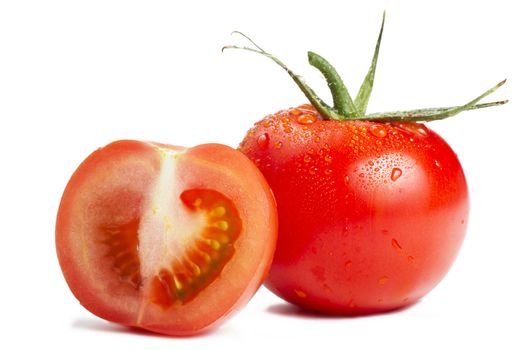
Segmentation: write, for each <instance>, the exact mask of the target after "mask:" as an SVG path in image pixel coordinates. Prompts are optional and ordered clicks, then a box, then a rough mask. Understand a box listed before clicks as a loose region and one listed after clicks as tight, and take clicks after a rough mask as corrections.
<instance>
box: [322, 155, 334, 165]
mask: <svg viewBox="0 0 525 350" xmlns="http://www.w3.org/2000/svg"><path fill="white" fill-rule="evenodd" d="M324 161H325V162H327V163H331V162H332V156H331V155H329V154H327V155H326V156H325V157H324Z"/></svg>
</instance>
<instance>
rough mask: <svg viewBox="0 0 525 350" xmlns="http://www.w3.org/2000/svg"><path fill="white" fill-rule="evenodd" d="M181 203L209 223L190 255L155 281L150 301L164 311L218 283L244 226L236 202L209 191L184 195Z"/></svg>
mask: <svg viewBox="0 0 525 350" xmlns="http://www.w3.org/2000/svg"><path fill="white" fill-rule="evenodd" d="M180 199H181V201H182V202H183V203H184V204H185V205H186V206H187V207H188V208H189V209H190V210H196V211H204V213H205V215H206V217H207V223H206V225H205V227H204V228H203V230H202V232H200V234H199V237H198V238H196V239H195V240H194V242H193V244H191V245H190V246H189V247H188V248H187V249H186V251H185V252H184V256H182V257H175V258H173V260H172V261H171V263H170V266H168V267H163V268H161V269H160V270H159V271H158V272H157V274H156V275H155V276H154V278H153V280H152V288H151V292H150V293H151V294H150V300H151V301H152V302H153V303H154V304H157V305H159V306H160V307H161V308H163V309H167V308H170V307H172V306H174V305H183V304H186V303H188V302H190V301H191V300H193V299H194V298H195V297H196V296H197V295H198V294H199V293H200V292H201V291H203V290H204V289H205V288H206V286H208V285H209V284H210V283H212V282H213V281H215V280H216V279H217V277H219V275H220V274H221V272H222V270H223V269H224V267H225V266H226V264H227V263H228V262H229V261H230V260H231V258H232V257H233V255H234V253H235V247H234V243H235V241H236V240H237V239H238V237H239V235H240V233H241V230H242V222H241V219H240V216H239V213H238V211H237V208H236V207H235V205H234V204H233V202H232V201H231V200H230V199H229V198H227V197H226V196H224V195H223V194H222V193H220V192H217V191H214V190H209V189H191V190H187V191H184V192H183V193H182V194H181V196H180Z"/></svg>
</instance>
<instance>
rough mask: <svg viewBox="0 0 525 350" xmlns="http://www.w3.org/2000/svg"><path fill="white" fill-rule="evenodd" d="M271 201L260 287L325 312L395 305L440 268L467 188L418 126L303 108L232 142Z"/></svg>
mask: <svg viewBox="0 0 525 350" xmlns="http://www.w3.org/2000/svg"><path fill="white" fill-rule="evenodd" d="M240 150H241V151H242V152H244V153H245V154H246V155H248V156H249V157H250V159H252V160H253V161H254V162H255V163H256V164H257V165H258V167H259V169H260V170H261V171H262V172H263V174H264V175H265V177H266V179H267V181H268V183H269V184H270V186H271V188H272V190H273V192H274V194H275V198H276V201H277V207H278V211H279V237H278V243H277V250H276V252H275V258H274V261H273V264H272V267H271V270H270V273H269V276H268V278H267V280H266V282H265V285H266V286H267V287H268V288H269V289H270V290H272V291H273V292H274V293H276V294H277V295H278V296H280V297H282V298H284V299H285V300H287V301H289V302H292V303H294V304H297V305H299V306H302V307H305V308H308V309H311V310H316V311H321V312H326V313H334V314H364V313H372V312H380V311H387V310H392V309H396V308H400V307H403V306H406V305H409V304H411V303H414V302H415V301H416V300H418V299H419V298H421V297H422V296H423V295H425V294H426V293H428V292H429V291H430V290H431V289H432V288H433V287H434V286H435V285H436V284H437V283H438V282H439V281H440V280H441V279H442V278H443V277H444V275H445V274H446V272H447V270H448V269H449V267H450V266H451V264H452V262H453V261H454V259H455V257H456V255H457V253H458V250H459V248H460V246H461V243H462V241H463V238H464V235H465V231H466V225H467V216H468V207H469V204H468V191H467V184H466V181H465V176H464V174H463V170H462V168H461V165H460V163H459V161H458V158H457V156H456V154H455V153H454V152H453V151H452V149H451V148H450V147H449V146H448V145H447V143H446V142H445V141H444V140H443V139H442V138H441V137H439V136H438V135H437V134H436V133H434V132H433V131H432V130H430V129H428V128H427V127H426V126H425V125H423V124H416V123H377V122H371V121H353V120H345V121H336V120H323V119H322V118H321V116H320V115H319V114H318V112H317V111H316V110H315V109H314V108H313V107H312V106H310V105H304V106H301V107H299V108H293V109H290V110H285V111H281V112H279V113H276V114H274V115H270V116H268V117H266V118H264V119H263V120H261V121H259V122H258V123H256V125H255V126H254V127H253V128H252V129H251V130H250V131H249V132H248V135H247V136H246V137H245V139H244V140H243V142H242V143H241V145H240Z"/></svg>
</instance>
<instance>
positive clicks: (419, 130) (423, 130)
mask: <svg viewBox="0 0 525 350" xmlns="http://www.w3.org/2000/svg"><path fill="white" fill-rule="evenodd" d="M417 125H418V128H417V133H418V134H419V135H421V136H427V135H428V129H427V127H426V126H425V125H423V124H417Z"/></svg>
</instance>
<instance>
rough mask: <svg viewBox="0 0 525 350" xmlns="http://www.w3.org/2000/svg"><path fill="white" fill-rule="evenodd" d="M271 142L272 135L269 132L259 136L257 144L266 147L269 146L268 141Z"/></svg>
mask: <svg viewBox="0 0 525 350" xmlns="http://www.w3.org/2000/svg"><path fill="white" fill-rule="evenodd" d="M269 142H270V137H269V136H268V134H267V133H264V134H261V135H260V136H259V137H258V138H257V145H259V147H260V148H262V149H266V148H268V143H269Z"/></svg>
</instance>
